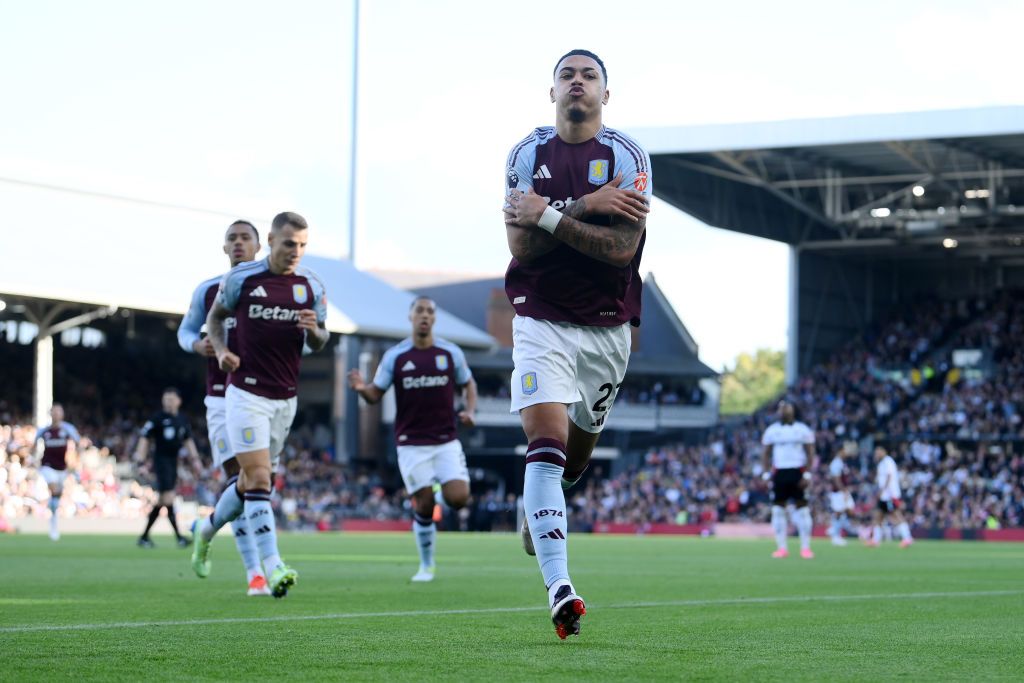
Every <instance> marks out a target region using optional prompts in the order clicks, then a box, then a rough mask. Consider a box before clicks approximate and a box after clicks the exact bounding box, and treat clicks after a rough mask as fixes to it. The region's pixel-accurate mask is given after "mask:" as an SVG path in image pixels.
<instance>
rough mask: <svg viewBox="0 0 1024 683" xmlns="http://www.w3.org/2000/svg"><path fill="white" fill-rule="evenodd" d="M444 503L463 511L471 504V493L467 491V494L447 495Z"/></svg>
mask: <svg viewBox="0 0 1024 683" xmlns="http://www.w3.org/2000/svg"><path fill="white" fill-rule="evenodd" d="M444 502H445V503H447V504H448V507H450V508H454V509H456V510H461V509H462V508H464V507H466V505H467V504H468V503H469V491H466V492H465V493H458V494H450V495H446V496H445V497H444Z"/></svg>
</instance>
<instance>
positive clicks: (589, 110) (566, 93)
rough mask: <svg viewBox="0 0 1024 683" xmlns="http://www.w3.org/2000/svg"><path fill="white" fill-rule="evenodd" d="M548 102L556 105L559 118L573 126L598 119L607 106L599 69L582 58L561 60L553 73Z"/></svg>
mask: <svg viewBox="0 0 1024 683" xmlns="http://www.w3.org/2000/svg"><path fill="white" fill-rule="evenodd" d="M551 101H552V102H554V103H555V109H556V111H557V113H558V116H559V117H564V118H567V119H569V120H571V121H573V122H575V123H582V122H583V121H586V120H587V119H589V118H591V117H593V116H594V115H600V112H601V107H602V105H604V104H607V103H608V90H607V89H606V88H605V87H604V77H603V76H602V75H601V67H600V66H599V65H598V63H597V62H595V61H594V60H593V59H591V58H590V57H584V56H583V55H572V56H571V57H566V58H565V59H563V60H562V62H561V63H560V64H559V65H558V69H556V70H555V85H554V86H553V87H552V88H551Z"/></svg>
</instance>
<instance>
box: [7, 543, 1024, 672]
mask: <svg viewBox="0 0 1024 683" xmlns="http://www.w3.org/2000/svg"><path fill="white" fill-rule="evenodd" d="M156 540H157V542H158V543H159V547H158V548H157V549H156V550H150V551H147V550H142V549H139V548H136V547H134V545H133V544H134V539H133V538H130V537H127V536H120V537H114V536H98V537H97V536H65V537H64V538H62V539H61V540H60V542H58V543H52V542H51V541H50V540H49V539H47V538H46V537H44V536H4V537H2V538H0V585H2V586H3V591H2V592H0V653H2V662H0V679H4V680H15V681H23V680H53V679H54V678H55V677H57V678H73V679H74V680H104V681H109V680H131V681H139V680H146V681H153V680H183V679H189V680H198V679H235V680H241V679H247V680H257V679H259V680H267V681H274V680H295V681H306V680H313V679H333V680H346V681H347V680H387V681H394V680H430V681H455V680H487V681H501V682H505V681H520V680H521V681H537V680H563V681H564V680H585V681H593V680H655V679H658V680H668V679H672V680H728V681H748V680H786V681H790V680H815V681H822V680H828V681H836V680H863V681H877V680H891V679H904V680H922V681H924V680H949V679H961V680H962V679H973V680H993V679H1006V680H1009V679H1015V680H1020V679H1021V678H1022V677H1024V580H1022V579H1024V544H1022V545H1016V544H996V543H949V542H945V543H944V542H933V543H929V542H919V543H917V544H916V545H915V546H914V547H913V548H911V549H909V550H899V549H898V548H896V547H894V546H893V545H892V544H890V545H888V546H883V547H882V548H880V549H877V550H869V549H865V548H862V547H860V546H854V545H851V546H850V547H847V548H833V547H831V546H829V545H827V544H825V543H821V542H819V543H817V544H816V547H815V550H816V552H817V554H818V557H817V559H815V560H813V561H805V560H801V559H800V558H799V557H795V556H791V557H790V558H789V559H786V560H772V559H771V558H770V557H769V553H770V552H771V550H772V547H771V544H770V543H768V542H764V541H761V542H754V541H749V542H748V541H725V540H715V539H693V538H687V539H684V538H669V537H650V538H633V537H627V538H620V537H601V536H585V535H582V534H575V535H573V536H572V538H571V545H570V559H571V565H570V566H571V568H572V572H573V579H574V581H575V582H576V587H577V590H578V591H579V592H580V593H581V594H582V595H583V596H584V597H585V598H586V600H587V603H588V609H589V612H590V613H589V614H588V615H587V616H586V617H585V618H584V623H583V632H582V634H581V635H580V637H578V638H570V639H569V640H567V641H564V642H562V641H559V640H558V638H557V637H556V636H555V633H554V629H553V628H552V626H551V622H550V619H549V618H548V615H547V611H546V609H545V601H546V597H545V593H544V590H543V587H542V585H541V580H540V575H539V572H538V569H537V565H536V561H535V560H534V559H533V558H529V557H527V556H525V555H524V554H523V552H522V550H521V549H520V548H519V540H518V537H517V536H511V535H498V534H495V535H468V534H442V535H441V536H440V538H439V541H438V576H437V579H436V580H435V581H434V582H433V583H431V584H411V583H410V582H409V580H408V579H409V577H410V576H411V575H412V574H413V572H414V571H415V569H416V566H415V565H416V561H415V548H414V545H413V540H412V538H411V534H410V535H406V534H391V535H358V534H349V535H333V534H331V535H285V536H283V537H282V539H281V548H282V552H283V553H284V556H285V558H286V559H287V560H288V561H289V562H290V563H291V564H292V565H293V566H295V567H296V568H297V569H298V570H299V573H300V577H299V583H298V585H297V586H296V587H295V588H294V589H293V590H292V593H291V594H290V595H289V596H288V597H287V598H285V599H284V600H273V599H269V598H247V597H246V596H245V594H244V581H243V575H242V570H241V563H240V561H239V559H238V557H237V554H236V553H235V551H234V548H233V547H232V543H231V540H230V538H227V537H222V538H218V539H217V540H216V541H215V544H214V550H213V560H214V566H213V574H212V575H211V577H210V578H209V579H206V580H202V581H201V580H199V579H197V578H195V576H193V575H192V572H191V570H190V568H189V561H188V560H189V553H188V551H185V550H180V549H178V548H175V547H173V546H172V544H171V542H170V540H169V538H164V539H162V542H161V539H160V538H159V537H157V538H156ZM793 545H794V546H795V542H794V544H793ZM883 596H889V597H883ZM455 610H464V611H463V612H461V613H456V612H453V611H455ZM302 617H307V618H302ZM231 619H237V620H241V621H229V622H227V623H224V622H223V621H220V622H219V623H218V620H231ZM189 622H192V623H189ZM211 622H212V623H211ZM31 627H48V630H39V629H36V630H30V629H31ZM76 627H77V628H76ZM55 675H56V676H55Z"/></svg>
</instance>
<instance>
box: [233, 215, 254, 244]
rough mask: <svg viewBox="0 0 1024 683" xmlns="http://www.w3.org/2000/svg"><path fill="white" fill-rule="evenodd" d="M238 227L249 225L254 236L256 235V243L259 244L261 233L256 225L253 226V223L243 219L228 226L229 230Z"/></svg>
mask: <svg viewBox="0 0 1024 683" xmlns="http://www.w3.org/2000/svg"><path fill="white" fill-rule="evenodd" d="M236 225H248V226H249V228H250V229H251V230H252V234H254V235H256V241H257V242H259V241H260V231H259V230H257V229H256V226H255V225H253V224H252V223H250V222H249V221H247V220H243V219H241V218H239V219H238V220H237V221H235V222H234V223H232V224H231V225H229V226H228V230H230V229H231V228H233V227H235V226H236Z"/></svg>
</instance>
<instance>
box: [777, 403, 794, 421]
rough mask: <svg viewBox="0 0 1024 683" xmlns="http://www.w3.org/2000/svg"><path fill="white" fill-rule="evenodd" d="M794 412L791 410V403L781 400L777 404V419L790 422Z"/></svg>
mask: <svg viewBox="0 0 1024 683" xmlns="http://www.w3.org/2000/svg"><path fill="white" fill-rule="evenodd" d="M794 416H795V413H794V412H793V404H792V403H786V402H785V401H783V402H782V403H780V404H779V419H780V420H782V421H783V422H792V421H793V418H794Z"/></svg>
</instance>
